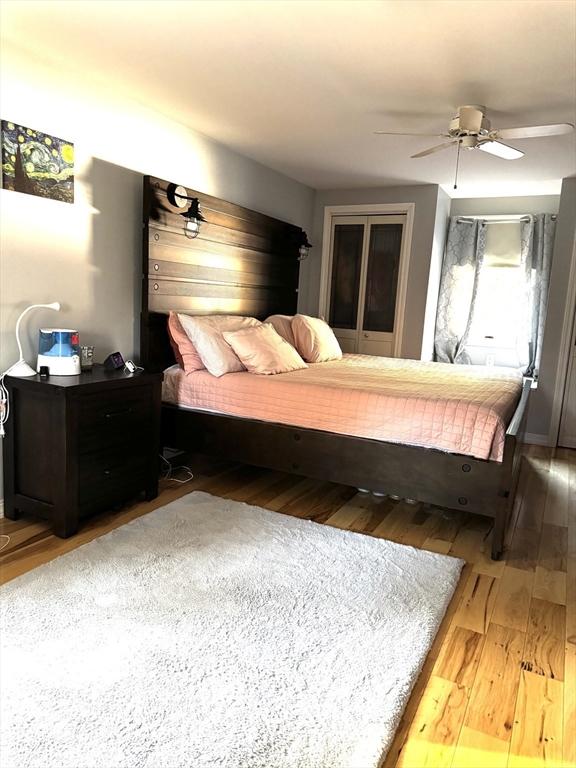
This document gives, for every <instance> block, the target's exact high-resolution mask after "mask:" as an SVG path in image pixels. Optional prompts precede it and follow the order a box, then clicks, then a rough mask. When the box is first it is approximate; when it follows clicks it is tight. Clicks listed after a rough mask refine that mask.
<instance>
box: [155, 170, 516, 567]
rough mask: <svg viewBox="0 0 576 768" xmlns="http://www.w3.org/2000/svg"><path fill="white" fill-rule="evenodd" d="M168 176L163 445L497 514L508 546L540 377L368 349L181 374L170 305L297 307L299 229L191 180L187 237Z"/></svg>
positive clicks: (159, 320) (161, 262)
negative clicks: (284, 365) (530, 407)
mask: <svg viewBox="0 0 576 768" xmlns="http://www.w3.org/2000/svg"><path fill="white" fill-rule="evenodd" d="M168 186H169V184H168V182H164V181H162V180H159V179H153V178H151V177H145V179H144V257H143V291H142V314H141V361H142V363H143V365H144V366H145V367H147V368H149V369H152V370H163V371H165V382H164V399H165V402H164V404H163V407H162V442H163V445H165V446H170V447H173V448H183V449H187V450H196V451H199V452H202V453H206V454H213V455H216V456H219V457H222V458H226V459H231V460H234V461H240V462H244V463H248V464H255V465H258V466H263V467H269V468H271V469H276V470H281V471H286V472H294V473H298V474H302V475H306V476H309V477H313V478H319V479H324V480H331V481H335V482H340V483H344V484H349V485H351V486H355V487H359V488H366V489H369V490H374V491H379V492H385V493H389V494H391V495H394V496H400V497H405V498H411V499H417V500H418V501H421V502H425V503H430V504H435V505H439V506H443V507H448V508H452V509H461V510H465V511H469V512H474V513H478V514H482V515H487V516H489V517H492V518H494V528H493V534H492V557H493V558H494V559H498V558H500V557H501V555H502V551H503V546H504V536H505V531H506V526H507V521H508V518H509V515H510V510H511V506H512V502H513V498H514V493H515V489H516V483H517V477H518V471H519V464H520V451H519V449H518V447H519V441H518V435H519V433H520V431H521V429H522V425H523V420H524V417H525V413H526V405H527V401H528V397H529V393H530V384H531V382H530V381H529V380H525V381H523V380H522V377H521V376H520V375H519V374H518V373H517V372H515V371H509V370H505V369H502V370H498V369H472V368H470V367H469V366H445V365H443V364H438V363H421V362H420V361H401V360H393V359H389V358H388V359H387V358H372V357H368V356H358V355H355V356H354V355H353V356H348V355H346V356H344V359H343V360H342V361H335V362H333V363H319V364H317V365H314V366H310V367H309V368H308V369H306V370H304V371H293V372H291V373H290V374H279V375H276V376H269V377H268V376H267V377H263V376H255V375H253V374H248V373H233V374H227V375H225V376H223V377H221V378H219V379H217V378H216V377H213V376H211V375H210V374H209V373H208V372H207V371H198V372H196V373H194V374H189V375H187V376H186V375H184V374H183V372H181V371H178V368H177V367H175V366H174V363H175V360H174V355H173V353H172V350H171V347H170V344H169V340H168V333H167V313H168V312H169V311H170V310H175V311H179V312H185V313H188V314H218V313H220V314H227V313H230V314H232V313H234V314H242V315H250V316H255V317H258V318H260V319H264V318H265V317H266V316H268V315H270V314H275V313H282V314H294V312H295V311H296V305H297V285H298V243H299V242H301V239H302V230H300V229H299V228H297V227H295V226H294V225H290V224H287V223H286V222H280V221H278V220H275V219H270V218H269V217H266V216H263V215H262V214H258V213H256V212H254V211H249V210H248V209H244V208H241V207H240V206H234V205H232V204H230V203H227V202H225V201H221V200H218V199H216V198H212V197H209V196H206V195H202V194H201V193H198V192H195V191H193V190H187V194H188V195H189V196H191V197H198V199H199V201H200V203H201V205H202V212H203V214H204V216H205V218H206V220H207V222H206V224H205V225H203V226H202V231H201V234H200V236H199V237H198V238H196V239H194V240H189V239H188V238H186V236H185V235H184V233H183V228H182V217H181V215H180V211H178V209H175V208H174V207H173V206H171V204H170V202H169V200H168V195H167V189H168ZM264 379H266V380H267V381H263V380H264ZM383 382H386V386H383ZM289 404H291V406H292V407H289ZM306 404H308V407H306Z"/></svg>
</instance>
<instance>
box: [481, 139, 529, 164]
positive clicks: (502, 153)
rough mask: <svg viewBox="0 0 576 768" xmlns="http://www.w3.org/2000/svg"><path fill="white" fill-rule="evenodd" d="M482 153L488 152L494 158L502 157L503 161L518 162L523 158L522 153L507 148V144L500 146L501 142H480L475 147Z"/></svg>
mask: <svg viewBox="0 0 576 768" xmlns="http://www.w3.org/2000/svg"><path fill="white" fill-rule="evenodd" d="M476 146H477V147H478V149H481V150H482V152H489V153H490V154H491V155H496V157H502V158H503V159H504V160H518V158H520V157H523V156H524V152H520V150H519V149H514V147H509V146H508V144H502V142H501V141H481V142H478V144H477V145H476Z"/></svg>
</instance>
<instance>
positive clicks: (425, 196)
mask: <svg viewBox="0 0 576 768" xmlns="http://www.w3.org/2000/svg"><path fill="white" fill-rule="evenodd" d="M438 192H439V187H438V185H436V184H423V185H421V186H409V187H377V188H374V189H332V190H319V191H318V192H317V193H316V201H315V206H314V223H313V228H312V233H311V242H312V243H314V248H313V249H312V250H311V252H310V255H309V257H308V259H306V261H304V262H302V265H301V272H300V275H301V279H300V302H299V307H300V311H301V312H306V313H309V314H318V308H319V298H320V271H321V266H322V231H323V227H324V208H325V206H328V205H361V204H363V203H415V212H414V228H413V232H412V251H411V255H410V270H409V274H408V288H407V294H406V310H407V311H406V316H405V319H404V339H403V343H402V357H409V358H416V359H418V358H420V353H421V349H422V336H423V329H424V316H425V311H426V297H427V291H428V274H429V271H430V259H431V254H432V249H433V243H434V231H435V225H436V207H437V203H438Z"/></svg>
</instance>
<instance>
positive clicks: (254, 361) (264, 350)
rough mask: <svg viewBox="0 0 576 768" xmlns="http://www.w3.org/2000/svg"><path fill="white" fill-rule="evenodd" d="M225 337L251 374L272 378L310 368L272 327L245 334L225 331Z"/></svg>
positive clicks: (267, 324)
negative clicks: (275, 374)
mask: <svg viewBox="0 0 576 768" xmlns="http://www.w3.org/2000/svg"><path fill="white" fill-rule="evenodd" d="M222 335H223V336H224V338H225V339H226V341H227V342H228V344H230V346H231V347H232V349H233V350H234V352H235V353H236V354H237V355H238V357H239V358H240V360H241V361H242V363H243V364H244V365H245V366H246V368H247V369H248V371H249V372H250V373H258V374H266V375H269V374H273V373H287V372H288V371H297V370H299V369H300V368H307V367H308V366H307V365H306V363H305V362H304V360H302V358H301V357H300V355H299V354H298V352H296V350H295V349H294V347H293V346H292V345H291V344H289V343H288V342H287V341H286V339H283V338H282V336H280V334H278V333H276V331H275V330H274V328H273V327H272V326H271V325H270V324H269V323H265V324H264V325H260V326H258V327H257V328H246V329H243V330H241V331H224V333H223V334H222Z"/></svg>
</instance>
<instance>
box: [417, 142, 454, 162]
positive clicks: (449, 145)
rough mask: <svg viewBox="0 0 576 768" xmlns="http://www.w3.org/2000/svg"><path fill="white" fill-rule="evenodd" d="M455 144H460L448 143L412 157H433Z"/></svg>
mask: <svg viewBox="0 0 576 768" xmlns="http://www.w3.org/2000/svg"><path fill="white" fill-rule="evenodd" d="M453 144H458V142H457V141H448V142H446V143H445V144H437V145H436V146H435V147H430V149H425V150H424V151H423V152H418V153H417V154H415V155H411V156H410V157H412V158H416V157H426V155H431V154H432V153H433V152H441V151H442V150H443V149H448V147H451V146H452V145H453Z"/></svg>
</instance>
